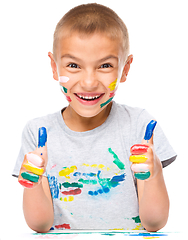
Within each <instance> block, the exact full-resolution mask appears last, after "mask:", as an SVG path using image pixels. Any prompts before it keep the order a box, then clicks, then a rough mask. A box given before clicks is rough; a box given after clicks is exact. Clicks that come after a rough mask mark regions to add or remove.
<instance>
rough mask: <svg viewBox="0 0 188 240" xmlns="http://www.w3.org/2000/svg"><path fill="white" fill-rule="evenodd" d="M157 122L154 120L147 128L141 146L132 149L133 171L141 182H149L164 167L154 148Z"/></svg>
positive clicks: (134, 146)
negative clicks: (154, 132) (154, 133)
mask: <svg viewBox="0 0 188 240" xmlns="http://www.w3.org/2000/svg"><path fill="white" fill-rule="evenodd" d="M156 124H157V122H156V121H154V120H152V121H151V122H150V123H149V124H148V125H147V128H146V133H145V136H144V139H143V140H142V143H141V144H135V145H133V146H132V147H131V149H130V151H131V154H132V155H131V156H130V159H129V160H130V161H131V162H132V163H133V164H132V165H131V169H132V171H133V172H134V175H135V177H136V178H137V179H139V180H146V179H147V181H149V180H151V179H152V178H154V177H155V176H156V175H157V174H158V172H159V171H160V170H162V165H161V162H160V160H159V158H158V157H157V155H156V154H155V151H154V146H153V131H154V128H155V126H156Z"/></svg>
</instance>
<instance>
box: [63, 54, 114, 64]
mask: <svg viewBox="0 0 188 240" xmlns="http://www.w3.org/2000/svg"><path fill="white" fill-rule="evenodd" d="M61 58H71V59H73V60H76V61H81V59H79V58H77V57H74V56H72V55H70V54H64V55H62V56H61ZM111 58H113V59H116V60H117V61H118V60H119V59H118V57H116V56H115V55H109V56H106V57H104V58H102V59H99V61H98V62H104V61H106V60H109V59H111Z"/></svg>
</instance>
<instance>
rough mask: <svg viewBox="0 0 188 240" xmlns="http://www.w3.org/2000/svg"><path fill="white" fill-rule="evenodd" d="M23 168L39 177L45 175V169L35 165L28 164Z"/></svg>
mask: <svg viewBox="0 0 188 240" xmlns="http://www.w3.org/2000/svg"><path fill="white" fill-rule="evenodd" d="M23 167H24V168H25V169H26V170H28V171H30V172H32V173H35V174H37V175H42V174H43V173H44V169H43V168H38V167H36V166H35V165H33V164H32V163H30V162H28V161H27V163H26V164H23Z"/></svg>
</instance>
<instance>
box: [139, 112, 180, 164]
mask: <svg viewBox="0 0 188 240" xmlns="http://www.w3.org/2000/svg"><path fill="white" fill-rule="evenodd" d="M151 120H156V121H157V119H155V118H154V117H152V116H151V115H150V114H149V113H148V112H147V111H146V110H143V111H142V112H141V113H140V115H139V117H138V121H137V141H138V142H141V141H142V139H143V136H144V134H145V131H146V127H147V125H148V123H149V122H150V121H151ZM153 141H154V148H155V152H156V154H157V156H158V157H159V159H160V161H161V162H162V165H163V167H166V166H168V165H169V164H171V163H172V162H173V161H174V160H175V159H176V157H177V154H176V152H175V151H174V149H173V148H172V146H171V145H170V143H169V141H168V139H167V137H166V136H165V134H164V132H163V130H162V128H161V127H160V124H159V123H158V122H157V125H156V127H155V130H154V138H153Z"/></svg>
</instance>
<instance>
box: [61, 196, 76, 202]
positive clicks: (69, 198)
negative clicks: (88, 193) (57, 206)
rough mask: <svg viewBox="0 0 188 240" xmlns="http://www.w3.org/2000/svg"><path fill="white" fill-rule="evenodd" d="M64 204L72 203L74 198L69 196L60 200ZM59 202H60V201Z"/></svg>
mask: <svg viewBox="0 0 188 240" xmlns="http://www.w3.org/2000/svg"><path fill="white" fill-rule="evenodd" d="M62 200H63V201H64V202H72V201H73V200H74V197H73V196H69V197H68V198H67V197H65V198H64V199H62ZM62 200H61V201H62Z"/></svg>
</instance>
